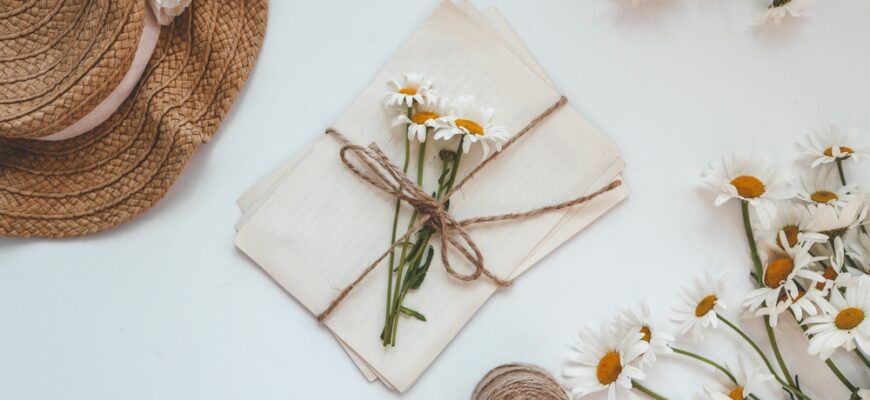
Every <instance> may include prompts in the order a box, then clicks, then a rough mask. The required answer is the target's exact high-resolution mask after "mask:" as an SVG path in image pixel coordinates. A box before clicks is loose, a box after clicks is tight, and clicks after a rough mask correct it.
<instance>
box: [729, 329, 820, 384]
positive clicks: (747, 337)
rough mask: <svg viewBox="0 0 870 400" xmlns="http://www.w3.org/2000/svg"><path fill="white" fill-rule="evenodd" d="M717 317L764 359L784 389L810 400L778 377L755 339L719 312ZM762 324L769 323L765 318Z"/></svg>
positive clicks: (768, 368)
mask: <svg viewBox="0 0 870 400" xmlns="http://www.w3.org/2000/svg"><path fill="white" fill-rule="evenodd" d="M718 317H719V320H720V321H722V322H724V323H725V325H728V327H729V328H731V329H732V330H733V331H734V332H736V333H737V334H738V335H740V337H741V338H743V340H745V341H746V342H747V343H749V345H750V346H752V349H753V350H755V352H756V353H758V355H759V356H761V360H762V361H764V365H765V366H766V367H767V370H768V371H770V373H771V375H773V377H774V378H776V381H777V382H779V384H780V385H781V386H782V387H783V388H784V389H785V390H787V391H789V392H791V393H793V394H794V395H795V396H797V397H798V398H801V399H804V400H810V397H809V396H807V395H805V394H804V393H803V392H801V391H800V389H798V388H797V387H795V385H794V384H793V383H790V382H786V381H785V380H783V379H782V378H780V376H779V374H778V373H777V372H776V370H775V369H774V368H773V364H772V363H771V362H770V359H768V358H767V355H765V354H764V352H763V351H761V348H760V347H758V344H756V343H755V341H754V340H752V338H751V337H749V335H747V334H746V332H743V330H742V329H740V328H739V327H737V325H734V323H733V322H731V321H729V320H728V319H727V318H725V317H723V316H722V315H721V314H720V315H718ZM764 324H765V326H767V327H770V324H768V323H767V320H765V321H764Z"/></svg>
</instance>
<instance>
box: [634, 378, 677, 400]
mask: <svg viewBox="0 0 870 400" xmlns="http://www.w3.org/2000/svg"><path fill="white" fill-rule="evenodd" d="M631 386H632V387H634V388H635V389H637V390H639V391H640V392H642V393H643V394H645V395H647V396H649V397H650V398H653V399H655V400H668V398H667V397H665V396H662V395H660V394H658V393H656V392H654V391H652V389H650V388H648V387H646V386H644V385H641V384H640V382H638V381H636V380H632V381H631Z"/></svg>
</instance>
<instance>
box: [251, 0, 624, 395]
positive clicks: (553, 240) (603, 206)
mask: <svg viewBox="0 0 870 400" xmlns="http://www.w3.org/2000/svg"><path fill="white" fill-rule="evenodd" d="M456 5H457V6H459V7H460V8H461V9H462V10H463V11H464V12H465V13H466V14H467V15H468V16H469V17H471V18H477V19H478V20H479V21H483V22H485V23H488V24H489V25H491V27H492V28H493V31H494V32H495V33H496V34H498V35H500V36H501V38H502V39H503V43H504V44H505V45H506V46H507V47H509V48H510V49H511V50H512V51H513V52H514V54H515V55H516V56H517V57H518V58H520V59H521V60H522V61H523V62H524V63H526V65H527V66H528V67H529V68H530V69H532V70H533V71H534V72H535V73H536V74H538V76H540V77H541V79H543V80H545V81H547V82H548V83H549V84H550V86H554V85H553V84H552V82H551V81H550V80H549V78H548V77H547V76H546V73H545V72H544V71H543V69H542V68H541V66H540V65H539V64H537V62H536V61H535V60H534V57H532V56H531V53H529V51H528V49H527V48H526V47H525V46H524V44H523V43H522V41H521V40H520V38H519V37H518V36H517V35H516V33H515V32H514V31H513V30H512V28H511V27H510V25H509V24H508V23H507V21H506V20H505V19H504V17H503V16H502V15H501V13H500V12H499V11H498V10H497V9H496V8H494V7H491V8H489V9H487V10H486V11H485V12H484V14H483V15H480V14H479V13H478V12H477V10H476V9H475V8H474V6H472V5H471V4H470V3H467V2H458V3H456ZM309 148H310V146H309ZM307 150H308V149H306V150H303V151H302V152H301V153H300V154H299V155H297V157H296V158H294V159H292V160H290V161H288V162H286V163H284V164H283V165H281V166H280V167H279V168H278V169H276V170H275V171H274V172H272V173H271V174H269V175H268V176H267V177H266V178H264V179H262V180H261V181H260V182H258V183H257V184H256V185H254V186H253V187H252V188H251V189H249V190H248V191H247V192H245V193H244V194H243V195H242V196H241V197H240V198H239V200H238V206H239V208H240V209H241V210H242V212H243V215H242V217H241V218H240V219H239V222H238V224H237V227H236V229H240V228H241V226H242V225H244V223H245V222H247V220H248V218H249V217H250V216H251V215H253V212H256V210H257V209H258V208H259V205H262V203H263V201H265V199H266V197H267V196H268V195H269V194H271V193H272V191H273V190H274V188H275V186H276V185H277V183H278V182H279V181H280V179H281V178H282V177H283V176H284V175H285V174H287V173H288V172H289V171H290V170H291V169H292V167H293V166H294V165H295V164H297V163H298V162H299V161H300V160H302V159H304V158H305V157H304V155H305V154H307ZM622 167H623V163H622V160H621V159H617V160H616V161H615V162H614V163H613V165H612V167H611V171H608V172H606V173H605V174H604V175H602V177H601V179H599V182H598V185H596V186H603V185H604V184H606V183H607V182H609V181H611V180H613V179H618V178H619V177H618V176H615V175H614V174H615V173H616V172H618V171H620V170H621V169H622ZM628 192H629V191H628V187H627V186H622V187H621V188H619V189H617V190H615V191H613V192H611V193H608V194H607V195H605V196H602V197H600V198H598V199H596V200H594V201H592V202H590V203H589V204H588V205H584V206H582V207H578V209H577V210H576V211H575V212H573V213H571V214H570V215H569V216H568V218H565V219H564V220H563V222H562V223H560V225H559V227H558V228H557V229H555V230H554V231H553V232H552V233H551V234H550V235H549V236H548V239H550V240H545V241H543V242H542V243H541V246H539V247H538V248H537V249H536V250H535V252H534V253H533V254H531V255H530V256H529V258H528V259H527V261H526V262H525V263H524V264H523V266H522V267H521V268H519V269H518V270H517V271H516V272H515V274H514V275H519V274H521V273H522V272H523V271H525V270H526V269H528V267H530V266H531V265H533V264H534V263H535V262H536V261H537V260H539V259H540V258H541V257H543V256H544V255H546V254H547V253H549V252H550V251H552V249H553V248H554V247H556V246H558V245H559V244H561V243H562V242H563V241H564V240H567V239H568V238H569V237H570V236H572V235H573V234H574V233H576V232H578V231H579V230H581V229H582V228H583V227H585V226H586V224H588V223H589V222H591V221H592V220H594V219H595V218H597V217H598V216H599V215H601V214H603V213H604V212H606V211H607V210H608V209H609V208H610V207H611V206H612V205H613V204H615V203H616V202H618V201H620V200H621V199H622V198H624V197H625V196H627V195H628ZM581 210H582V211H581ZM337 340H338V341H339V343H340V344H341V346H342V347H343V348H344V349H345V351H347V352H348V356H349V357H350V358H351V360H352V361H353V362H354V364H355V365H356V366H357V367H358V368H359V369H360V372H361V373H362V374H363V375H364V376H365V378H366V379H367V380H369V381H373V380H375V379H377V378H378V377H377V375H376V374H375V373H374V371H372V370H371V368H370V367H368V365H367V364H366V363H365V361H364V360H362V359H361V358H360V357H359V356H358V355H356V353H354V352H353V350H352V349H350V348H349V347H348V346H347V345H346V344H344V343H343V342H342V341H341V340H340V339H337ZM385 383H386V382H385Z"/></svg>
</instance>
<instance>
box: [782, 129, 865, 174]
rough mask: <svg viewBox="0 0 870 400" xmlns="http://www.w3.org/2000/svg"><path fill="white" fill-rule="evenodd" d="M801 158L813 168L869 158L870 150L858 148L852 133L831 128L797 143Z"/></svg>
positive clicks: (810, 135) (811, 134) (812, 134)
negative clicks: (847, 160)
mask: <svg viewBox="0 0 870 400" xmlns="http://www.w3.org/2000/svg"><path fill="white" fill-rule="evenodd" d="M797 145H798V148H799V149H800V150H801V153H800V155H801V157H802V158H804V159H805V160H806V161H808V162H810V167H811V168H815V167H818V166H819V165H822V164H830V163H833V162H835V161H837V160H845V159H853V160H855V161H858V160H859V159H860V158H861V157H867V156H870V148H866V147H865V148H861V147H858V145H857V143H856V142H855V133H854V132H845V131H843V130H841V129H838V128H836V127H831V128H828V129H827V130H825V131H824V132H822V133H821V134H816V133H810V134H809V135H808V136H807V140H806V142H798V144H797Z"/></svg>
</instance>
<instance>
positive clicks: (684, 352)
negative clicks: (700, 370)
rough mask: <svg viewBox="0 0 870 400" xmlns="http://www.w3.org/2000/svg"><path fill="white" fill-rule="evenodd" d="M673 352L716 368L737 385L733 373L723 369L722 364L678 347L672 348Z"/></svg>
mask: <svg viewBox="0 0 870 400" xmlns="http://www.w3.org/2000/svg"><path fill="white" fill-rule="evenodd" d="M671 350H673V351H674V353H677V354H680V355H684V356H686V357H689V358H693V359H695V360H698V361H700V362H702V363H704V364H707V365H709V366H711V367H713V368H716V369H718V370H719V371H722V373H724V374H725V375H726V376H727V377H728V379H731V382H734V383H737V378H735V377H734V374H732V373H731V371H729V370H728V368H725V367H723V366H722V365H721V364H718V363H716V362H715V361H713V360H711V359H709V358H707V357H704V356H702V355H700V354H696V353H693V352H691V351H688V350H683V349H680V348H677V347H671Z"/></svg>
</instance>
